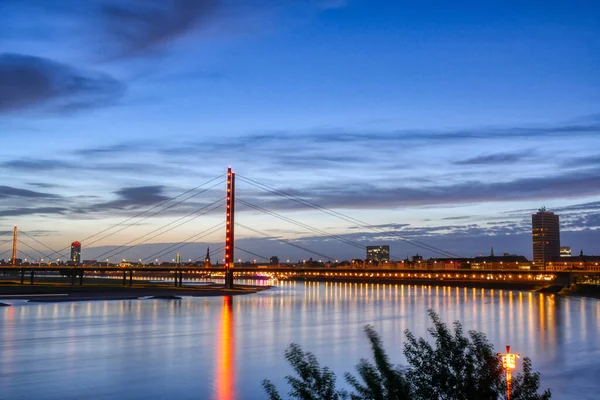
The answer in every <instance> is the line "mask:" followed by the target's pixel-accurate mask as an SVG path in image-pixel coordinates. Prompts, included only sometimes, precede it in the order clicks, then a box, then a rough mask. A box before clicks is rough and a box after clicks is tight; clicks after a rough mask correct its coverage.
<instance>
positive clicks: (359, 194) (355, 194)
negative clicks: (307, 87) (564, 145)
mask: <svg viewBox="0 0 600 400" xmlns="http://www.w3.org/2000/svg"><path fill="white" fill-rule="evenodd" d="M280 190H282V191H285V192H288V193H292V194H293V193H294V190H292V189H287V188H286V189H280ZM596 195H600V169H596V170H589V171H586V172H581V173H579V174H577V175H573V174H559V175H554V176H546V177H535V178H521V179H515V180H511V181H505V182H487V181H486V182H482V181H466V182H460V183H457V184H453V185H425V186H391V185H390V186H386V187H381V186H375V185H372V184H368V183H354V184H352V185H348V184H347V183H336V182H332V183H329V184H326V185H314V186H312V187H307V188H305V189H304V190H303V197H304V198H305V199H306V200H309V201H311V202H314V203H316V204H319V205H321V206H324V207H335V208H351V209H361V208H368V209H374V208H394V207H406V206H413V207H423V206H441V205H446V206H448V205H457V204H474V203H486V202H499V201H524V200H548V199H560V198H577V197H586V196H596ZM265 199H267V200H265V202H267V204H268V206H266V207H268V208H282V209H296V208H298V207H300V208H302V206H299V204H298V203H295V202H291V201H289V200H269V199H270V195H265ZM269 203H270V204H269Z"/></svg>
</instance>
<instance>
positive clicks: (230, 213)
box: [225, 167, 235, 288]
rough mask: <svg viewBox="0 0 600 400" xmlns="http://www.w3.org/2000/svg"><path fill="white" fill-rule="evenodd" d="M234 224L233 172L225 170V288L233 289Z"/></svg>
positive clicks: (228, 169) (229, 169)
mask: <svg viewBox="0 0 600 400" xmlns="http://www.w3.org/2000/svg"><path fill="white" fill-rule="evenodd" d="M234 223H235V172H231V167H229V168H227V206H226V209H225V286H226V287H228V288H232V287H233V271H232V268H233V265H234V260H235V258H234V255H233V249H234V248H235V245H234V240H235V239H234V234H233V233H234Z"/></svg>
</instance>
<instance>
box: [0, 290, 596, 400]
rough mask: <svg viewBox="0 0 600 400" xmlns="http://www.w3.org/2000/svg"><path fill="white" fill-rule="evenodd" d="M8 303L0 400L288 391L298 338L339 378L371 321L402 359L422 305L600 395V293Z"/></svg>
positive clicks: (572, 392)
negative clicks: (289, 351)
mask: <svg viewBox="0 0 600 400" xmlns="http://www.w3.org/2000/svg"><path fill="white" fill-rule="evenodd" d="M11 303H12V304H13V307H5V308H0V327H1V329H0V399H2V400H4V399H11V400H13V399H49V400H54V399H56V400H59V399H60V400H69V399H73V400H75V399H78V400H79V399H83V398H86V399H90V400H100V399H128V400H134V399H135V400H137V399H139V400H141V399H224V400H233V399H240V400H244V399H262V398H265V396H264V393H263V391H262V389H261V387H260V382H261V380H262V379H264V378H269V379H271V380H273V381H275V382H276V383H277V384H278V386H279V387H280V389H281V391H282V393H287V390H286V387H285V386H284V385H283V383H282V382H283V378H284V376H285V375H286V374H287V373H289V372H290V368H289V367H288V366H287V364H286V363H285V361H284V358H283V353H284V350H285V348H286V347H287V346H288V344H289V343H291V342H295V343H299V344H301V345H302V346H303V347H304V348H305V349H306V350H309V351H312V352H313V353H315V354H316V355H317V356H318V358H319V360H320V361H321V363H322V364H324V365H327V366H329V367H331V368H332V369H333V370H334V371H335V372H336V373H338V378H339V381H340V382H341V381H342V380H343V379H342V374H343V373H344V372H346V371H352V370H353V368H354V365H355V364H356V363H357V361H358V360H359V359H360V358H361V357H368V356H369V348H368V343H367V341H366V338H365V336H364V334H363V332H362V328H363V326H364V325H365V324H372V325H374V326H375V328H376V329H377V331H378V332H379V333H380V334H381V336H382V338H383V340H384V342H385V344H386V347H387V349H388V351H389V353H390V355H391V358H392V361H393V362H395V363H403V362H404V358H403V356H402V343H403V332H404V330H405V329H410V330H412V331H413V332H414V333H415V334H416V335H419V336H422V335H426V328H427V327H428V326H429V324H428V320H427V315H426V314H427V309H429V308H433V309H435V310H436V311H437V312H439V313H440V315H441V318H442V319H443V320H444V321H447V322H452V321H454V320H457V319H458V320H460V321H461V322H462V323H463V325H464V327H465V329H466V330H468V329H476V330H480V331H484V332H485V333H487V335H488V337H489V339H490V340H491V341H492V342H493V343H494V345H495V347H496V349H497V350H498V351H501V350H503V349H504V346H505V345H507V344H510V345H511V346H512V349H513V351H515V352H519V353H521V354H522V355H527V356H530V357H531V358H532V359H533V363H534V368H535V369H536V370H539V371H540V372H541V373H542V383H543V385H544V386H546V387H550V388H551V389H552V391H553V398H555V399H572V398H577V399H597V398H598V397H599V395H598V393H599V392H600V379H599V378H598V377H599V376H600V362H598V360H599V359H600V336H599V335H598V331H599V324H600V301H598V300H595V299H585V298H562V297H558V296H554V295H543V294H534V293H528V292H518V291H506V290H489V289H485V290H484V289H465V288H444V287H427V286H414V285H377V284H351V283H341V284H340V283H337V284H331V283H304V282H282V283H280V284H279V285H278V286H277V287H275V288H274V289H272V290H269V291H265V292H261V293H257V294H253V295H247V296H236V297H210V298H184V299H182V300H175V301H174V300H130V301H94V302H77V303H55V304H35V303H25V302H23V301H11Z"/></svg>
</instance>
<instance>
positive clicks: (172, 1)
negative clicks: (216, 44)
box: [101, 0, 219, 57]
mask: <svg viewBox="0 0 600 400" xmlns="http://www.w3.org/2000/svg"><path fill="white" fill-rule="evenodd" d="M218 5H219V1H217V0H137V1H131V0H130V1H112V2H105V3H104V4H103V5H102V6H101V13H102V20H103V23H104V26H105V28H106V30H107V31H108V32H109V34H111V35H112V36H113V38H114V39H115V41H116V43H117V45H118V48H119V56H120V57H130V56H136V55H140V54H143V53H147V52H149V51H152V50H155V49H156V48H159V47H161V46H162V45H164V44H165V43H168V42H171V41H172V40H174V39H175V38H177V37H180V36H182V35H184V34H186V33H188V32H189V31H190V30H192V29H193V28H194V27H196V26H197V25H198V24H199V23H200V22H201V21H202V20H205V19H207V18H209V17H211V16H212V15H213V14H214V13H215V11H216V9H217V6H218Z"/></svg>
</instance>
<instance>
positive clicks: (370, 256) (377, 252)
mask: <svg viewBox="0 0 600 400" xmlns="http://www.w3.org/2000/svg"><path fill="white" fill-rule="evenodd" d="M367 261H377V262H386V261H390V246H367Z"/></svg>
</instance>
